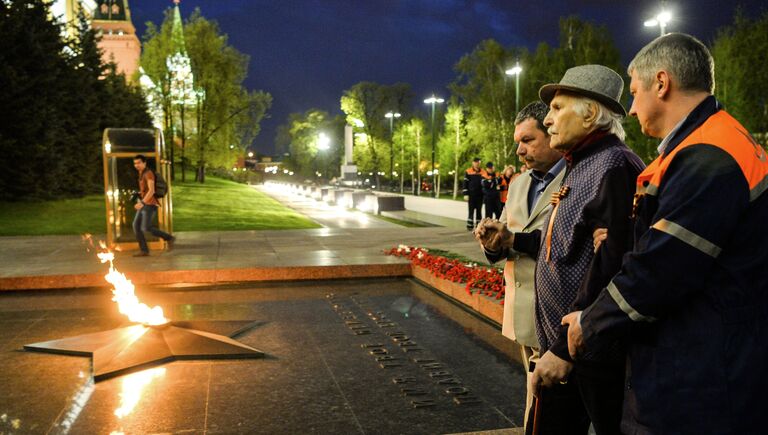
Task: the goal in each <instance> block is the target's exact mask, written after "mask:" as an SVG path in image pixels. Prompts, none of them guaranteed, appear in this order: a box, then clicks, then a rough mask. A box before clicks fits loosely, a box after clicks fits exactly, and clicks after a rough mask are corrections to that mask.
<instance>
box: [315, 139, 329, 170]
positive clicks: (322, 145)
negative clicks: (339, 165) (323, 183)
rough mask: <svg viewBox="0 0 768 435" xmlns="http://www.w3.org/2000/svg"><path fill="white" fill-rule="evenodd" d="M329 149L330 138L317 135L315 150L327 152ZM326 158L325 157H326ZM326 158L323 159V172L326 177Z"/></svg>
mask: <svg viewBox="0 0 768 435" xmlns="http://www.w3.org/2000/svg"><path fill="white" fill-rule="evenodd" d="M330 147H331V138H330V137H328V135H327V134H325V133H322V132H321V133H320V134H319V135H317V149H318V150H320V151H327V150H328V149H329V148H330ZM326 157H327V156H326ZM327 163H328V162H327V161H326V158H325V157H324V158H323V171H324V172H326V176H327V175H328V174H327V172H328V165H327Z"/></svg>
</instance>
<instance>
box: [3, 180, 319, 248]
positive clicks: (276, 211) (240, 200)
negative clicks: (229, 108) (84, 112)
mask: <svg viewBox="0 0 768 435" xmlns="http://www.w3.org/2000/svg"><path fill="white" fill-rule="evenodd" d="M188 179H189V178H188ZM173 213H174V222H173V225H174V228H173V230H174V231H237V230H278V229H301V228H319V225H317V224H316V223H314V222H312V221H311V220H309V219H307V218H306V217H304V216H303V215H301V214H298V213H296V212H295V211H293V210H291V209H289V208H287V207H285V206H283V205H282V204H280V203H279V202H277V201H275V200H274V199H272V198H270V197H268V196H266V195H264V194H263V193H261V192H259V191H257V190H255V189H253V188H251V187H248V186H246V185H244V184H239V183H235V182H232V181H228V180H222V179H219V178H215V177H211V176H208V177H206V181H205V184H198V183H195V182H192V181H188V182H186V183H181V182H180V181H176V182H175V183H174V185H173ZM105 219H106V218H105V210H104V197H103V196H101V195H91V196H87V197H85V198H80V199H65V200H57V201H44V202H22V203H16V202H14V203H8V202H0V236H32V235H51V234H82V233H86V232H87V233H94V234H103V233H105V232H106V227H105Z"/></svg>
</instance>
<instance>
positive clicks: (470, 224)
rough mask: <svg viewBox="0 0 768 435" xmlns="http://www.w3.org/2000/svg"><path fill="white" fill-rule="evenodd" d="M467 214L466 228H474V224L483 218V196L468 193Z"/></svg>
mask: <svg viewBox="0 0 768 435" xmlns="http://www.w3.org/2000/svg"><path fill="white" fill-rule="evenodd" d="M467 204H468V205H469V215H468V216H467V229H470V230H471V229H474V228H475V225H477V224H478V223H480V221H481V220H482V219H483V196H482V195H469V202H468V203H467Z"/></svg>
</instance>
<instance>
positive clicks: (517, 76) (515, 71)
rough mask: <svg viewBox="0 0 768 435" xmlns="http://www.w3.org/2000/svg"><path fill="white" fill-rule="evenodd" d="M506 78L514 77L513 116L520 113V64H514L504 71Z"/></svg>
mask: <svg viewBox="0 0 768 435" xmlns="http://www.w3.org/2000/svg"><path fill="white" fill-rule="evenodd" d="M505 72H506V74H507V75H508V76H515V116H517V113H518V112H520V73H521V72H523V67H521V66H520V62H515V66H513V67H512V68H510V69H508V70H506V71H505Z"/></svg>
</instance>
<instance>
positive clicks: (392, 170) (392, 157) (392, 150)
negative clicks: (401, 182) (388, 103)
mask: <svg viewBox="0 0 768 435" xmlns="http://www.w3.org/2000/svg"><path fill="white" fill-rule="evenodd" d="M400 116H401V115H400V114H399V113H397V112H387V113H386V114H385V115H384V117H385V118H387V119H389V140H390V142H392V146H391V147H390V149H389V180H390V183H389V184H390V187H392V185H393V182H394V178H392V177H393V176H394V175H393V174H394V173H395V131H394V122H395V118H399V117H400Z"/></svg>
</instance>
